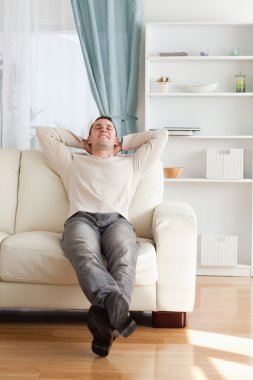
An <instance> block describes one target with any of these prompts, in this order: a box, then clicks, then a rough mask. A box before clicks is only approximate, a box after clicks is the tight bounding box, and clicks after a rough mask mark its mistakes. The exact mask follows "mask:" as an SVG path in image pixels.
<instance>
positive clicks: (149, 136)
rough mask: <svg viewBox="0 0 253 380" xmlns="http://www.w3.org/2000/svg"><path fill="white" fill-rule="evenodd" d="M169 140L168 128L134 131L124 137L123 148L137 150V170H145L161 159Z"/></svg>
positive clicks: (135, 159)
mask: <svg viewBox="0 0 253 380" xmlns="http://www.w3.org/2000/svg"><path fill="white" fill-rule="evenodd" d="M167 141H168V132H167V130H166V129H157V130H155V131H147V132H141V133H134V134H131V135H127V136H124V137H123V142H122V150H135V151H136V152H135V154H134V164H135V167H136V169H137V170H145V169H147V168H148V167H150V165H151V164H152V163H155V162H157V161H158V160H160V157H161V154H162V152H163V150H164V148H165V146H166V144H167Z"/></svg>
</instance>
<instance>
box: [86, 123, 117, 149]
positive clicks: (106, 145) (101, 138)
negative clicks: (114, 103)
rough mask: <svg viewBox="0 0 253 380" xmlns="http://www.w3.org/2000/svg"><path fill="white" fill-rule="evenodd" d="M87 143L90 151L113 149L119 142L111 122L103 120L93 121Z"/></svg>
mask: <svg viewBox="0 0 253 380" xmlns="http://www.w3.org/2000/svg"><path fill="white" fill-rule="evenodd" d="M87 142H88V144H90V145H91V147H92V149H105V150H107V149H108V150H111V149H113V148H114V146H115V145H118V142H119V140H118V137H117V133H116V128H115V126H114V124H113V122H112V121H111V120H109V119H103V118H99V119H97V120H95V122H94V123H93V125H92V127H91V129H90V134H89V136H88V139H87Z"/></svg>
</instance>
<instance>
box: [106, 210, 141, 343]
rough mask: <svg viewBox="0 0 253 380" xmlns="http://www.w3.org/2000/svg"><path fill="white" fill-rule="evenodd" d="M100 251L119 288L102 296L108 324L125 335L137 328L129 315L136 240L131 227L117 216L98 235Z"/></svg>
mask: <svg viewBox="0 0 253 380" xmlns="http://www.w3.org/2000/svg"><path fill="white" fill-rule="evenodd" d="M101 244H102V252H103V254H104V256H105V257H106V259H107V270H108V271H109V272H110V274H111V275H112V277H113V278H114V280H115V281H116V282H117V285H118V287H119V289H120V291H117V290H114V291H112V292H111V293H110V294H109V295H108V296H107V297H106V299H105V308H106V311H107V314H108V318H109V321H110V324H111V326H112V327H113V328H115V329H116V330H118V331H119V332H120V334H121V335H123V336H125V337H127V336H129V335H131V334H132V332H133V331H134V330H135V328H136V324H135V322H134V321H133V320H132V318H131V317H130V315H129V305H130V302H131V296H132V291H133V286H134V281H135V271H136V262H137V241H136V234H135V232H134V229H133V226H132V225H131V223H129V222H128V221H127V220H126V219H124V218H123V217H121V216H120V215H117V217H116V220H115V221H114V222H113V223H111V224H110V225H109V226H108V227H107V228H106V229H105V231H104V232H103V233H102V235H101Z"/></svg>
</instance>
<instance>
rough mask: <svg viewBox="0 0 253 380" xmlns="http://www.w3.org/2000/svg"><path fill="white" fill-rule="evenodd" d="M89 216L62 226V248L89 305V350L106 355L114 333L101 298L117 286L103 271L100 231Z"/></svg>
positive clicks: (75, 219)
mask: <svg viewBox="0 0 253 380" xmlns="http://www.w3.org/2000/svg"><path fill="white" fill-rule="evenodd" d="M93 222H94V220H93V219H92V217H91V216H89V215H85V213H78V214H77V215H75V216H73V217H72V218H70V219H68V220H67V221H66V223H65V226H64V234H63V239H62V249H63V251H64V252H65V255H66V256H67V257H68V258H69V260H70V262H71V263H72V265H73V267H74V269H75V271H76V274H77V277H78V281H79V283H80V286H81V288H82V290H83V292H84V294H85V295H86V297H87V298H88V300H89V301H90V302H91V303H92V306H91V307H90V310H89V312H88V319H87V325H88V328H89V330H90V332H91V333H92V335H93V341H92V351H93V352H94V353H95V354H97V355H100V356H107V355H108V353H109V351H110V348H111V345H112V343H113V340H114V339H115V337H116V333H117V332H116V331H115V330H114V329H113V328H112V327H111V325H110V322H109V319H108V316H107V312H106V310H105V306H104V304H103V303H104V298H105V296H106V295H107V294H108V293H110V292H111V291H113V290H116V291H118V286H117V284H116V282H115V281H114V279H113V278H112V276H111V275H110V274H109V273H108V271H107V270H106V269H105V266H104V262H103V258H102V255H101V247H100V243H101V239H100V231H99V229H98V228H97V227H96V226H95V224H94V223H93Z"/></svg>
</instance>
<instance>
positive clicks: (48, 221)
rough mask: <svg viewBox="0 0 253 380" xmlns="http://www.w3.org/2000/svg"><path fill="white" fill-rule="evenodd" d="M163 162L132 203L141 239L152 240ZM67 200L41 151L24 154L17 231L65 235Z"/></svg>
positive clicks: (147, 177)
mask: <svg viewBox="0 0 253 380" xmlns="http://www.w3.org/2000/svg"><path fill="white" fill-rule="evenodd" d="M162 183H163V181H162V174H161V165H160V163H157V164H154V165H152V167H150V169H149V170H148V171H147V172H146V173H145V175H143V177H142V179H141V181H140V184H139V186H138V188H137V191H136V194H135V196H134V199H133V201H132V204H131V207H130V210H129V218H130V220H131V222H132V223H133V225H134V227H135V230H136V233H137V235H138V236H140V237H144V238H152V217H153V210H154V208H155V206H156V205H157V204H159V203H160V201H161V199H162V189H163V187H162ZM68 205H69V204H68V198H67V194H66V192H65V189H64V186H63V183H62V181H61V179H60V177H59V176H58V175H57V174H55V173H54V172H53V171H52V170H51V169H50V168H49V166H48V161H47V159H46V158H45V156H44V154H43V153H42V152H41V151H38V150H27V151H22V154H21V165H20V183H19V194H18V208H17V217H16V232H25V231H49V232H62V230H63V225H64V221H65V220H66V218H67V214H68Z"/></svg>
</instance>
